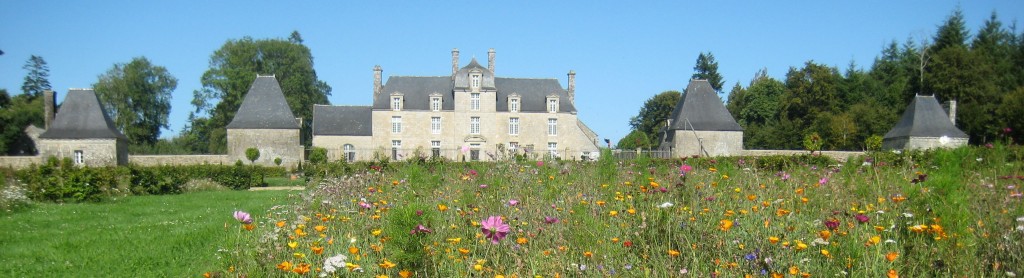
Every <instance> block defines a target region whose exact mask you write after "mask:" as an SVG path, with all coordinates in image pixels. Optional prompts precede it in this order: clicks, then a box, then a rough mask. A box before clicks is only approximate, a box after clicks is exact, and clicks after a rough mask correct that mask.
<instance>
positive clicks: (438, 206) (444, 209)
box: [437, 204, 448, 212]
mask: <svg viewBox="0 0 1024 278" xmlns="http://www.w3.org/2000/svg"><path fill="white" fill-rule="evenodd" d="M437 210H440V211H441V212H444V211H446V210H448V206H446V205H444V204H437Z"/></svg>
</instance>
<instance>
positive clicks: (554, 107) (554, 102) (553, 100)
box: [548, 97, 558, 113]
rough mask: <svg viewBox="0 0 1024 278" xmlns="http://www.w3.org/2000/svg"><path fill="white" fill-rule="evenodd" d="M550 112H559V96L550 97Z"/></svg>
mask: <svg viewBox="0 0 1024 278" xmlns="http://www.w3.org/2000/svg"><path fill="white" fill-rule="evenodd" d="M548 112H549V113H557V112H558V98H557V97H548Z"/></svg>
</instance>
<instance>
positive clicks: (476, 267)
mask: <svg viewBox="0 0 1024 278" xmlns="http://www.w3.org/2000/svg"><path fill="white" fill-rule="evenodd" d="M473 270H476V271H481V270H484V266H482V265H480V264H475V265H473Z"/></svg>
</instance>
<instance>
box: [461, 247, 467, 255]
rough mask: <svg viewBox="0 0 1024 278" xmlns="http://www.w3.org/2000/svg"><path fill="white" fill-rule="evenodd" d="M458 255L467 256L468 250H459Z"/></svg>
mask: <svg viewBox="0 0 1024 278" xmlns="http://www.w3.org/2000/svg"><path fill="white" fill-rule="evenodd" d="M459 254H463V255H467V254H469V249H466V248H459Z"/></svg>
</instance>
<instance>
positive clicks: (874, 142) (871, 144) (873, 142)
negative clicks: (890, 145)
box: [864, 135, 882, 151]
mask: <svg viewBox="0 0 1024 278" xmlns="http://www.w3.org/2000/svg"><path fill="white" fill-rule="evenodd" d="M864 146H865V148H866V149H867V150H869V151H878V150H881V149H882V136H878V135H871V137H868V139H865V140H864Z"/></svg>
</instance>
